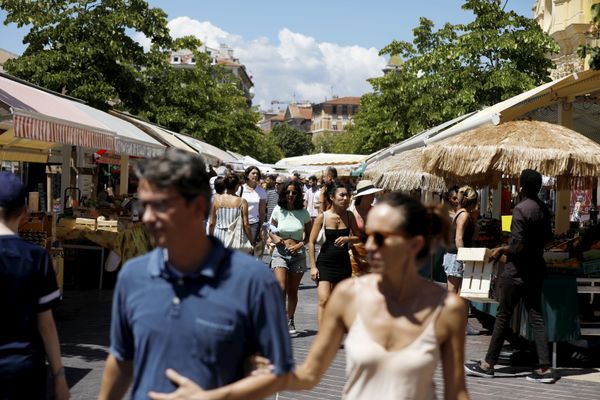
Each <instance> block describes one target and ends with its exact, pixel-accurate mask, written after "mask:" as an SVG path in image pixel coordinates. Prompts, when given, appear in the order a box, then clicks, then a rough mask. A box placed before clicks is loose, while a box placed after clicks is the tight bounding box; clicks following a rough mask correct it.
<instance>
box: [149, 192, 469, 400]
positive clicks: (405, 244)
mask: <svg viewBox="0 0 600 400" xmlns="http://www.w3.org/2000/svg"><path fill="white" fill-rule="evenodd" d="M448 226H449V222H448V217H447V213H446V211H445V210H444V209H443V208H442V207H439V206H437V207H425V206H423V205H422V204H421V203H420V202H419V201H417V200H414V199H413V198H411V197H410V196H408V195H405V194H402V193H399V192H394V193H390V194H388V195H386V196H383V197H382V199H381V200H380V201H379V202H378V204H377V205H376V206H375V207H373V209H372V210H371V211H370V212H369V215H368V218H367V223H366V226H365V232H366V250H367V254H368V258H369V264H370V265H371V268H372V274H369V275H365V276H362V277H359V278H355V279H348V280H346V281H343V282H341V283H340V284H339V285H338V286H337V287H336V290H335V291H334V292H333V294H332V295H331V297H330V299H329V302H328V304H327V306H326V308H325V312H324V315H323V320H322V323H321V326H320V328H319V333H318V334H317V337H316V339H315V341H314V342H313V344H312V346H311V349H310V352H309V354H308V356H307V358H306V360H305V361H304V363H303V364H301V365H299V366H298V367H297V368H296V370H295V371H294V372H292V373H289V374H287V375H283V376H275V375H266V376H265V375H262V376H251V377H248V378H245V379H242V380H241V381H238V382H236V383H233V384H231V385H228V386H226V387H223V388H220V389H216V390H213V391H210V392H208V393H204V394H203V392H202V390H201V389H200V388H198V387H197V386H195V385H194V384H193V383H191V381H189V380H188V379H186V378H183V377H181V376H178V375H176V374H172V373H171V377H172V378H173V379H174V381H175V382H176V383H179V384H180V385H181V386H180V388H179V389H178V392H176V393H177V394H178V395H179V394H180V396H179V397H176V398H177V399H191V398H210V399H220V398H227V399H259V398H263V397H266V396H268V395H269V394H271V393H274V392H277V391H281V390H302V389H310V388H312V387H314V386H315V385H316V384H317V383H318V382H319V380H320V379H321V377H322V376H323V375H324V374H325V371H326V370H327V368H328V367H329V365H330V364H331V362H332V361H333V359H334V357H335V354H336V353H337V351H338V349H339V347H340V344H341V343H342V340H343V337H344V334H345V333H348V335H347V338H346V341H345V345H346V354H347V356H346V363H347V365H346V377H347V382H346V386H345V387H344V394H343V398H344V399H346V400H354V399H361V400H373V399H378V400H381V399H383V400H386V399H389V400H392V399H393V400H398V399H406V400H408V399H411V400H430V399H435V388H434V384H433V374H434V371H435V369H436V367H437V365H438V363H439V361H441V362H442V367H443V374H444V392H445V393H444V397H445V399H460V400H463V399H468V398H469V394H468V392H467V389H466V384H465V375H464V369H463V361H464V345H465V328H466V324H467V319H466V315H467V308H466V304H465V302H464V301H463V300H462V299H461V298H460V297H458V295H456V294H454V293H448V292H447V291H446V289H445V288H443V287H439V286H438V285H436V284H434V283H432V282H429V281H426V280H424V279H423V278H421V277H420V276H419V275H418V273H417V268H418V266H419V265H421V262H422V261H423V259H424V258H425V257H427V256H428V255H429V254H430V252H431V251H432V248H433V247H435V245H437V244H439V242H440V241H442V240H443V239H445V238H446V237H447V233H448ZM151 398H153V399H159V400H160V399H163V397H153V396H151ZM164 398H166V397H164Z"/></svg>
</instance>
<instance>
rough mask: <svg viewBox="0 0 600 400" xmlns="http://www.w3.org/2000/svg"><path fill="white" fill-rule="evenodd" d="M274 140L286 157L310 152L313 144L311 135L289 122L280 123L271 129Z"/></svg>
mask: <svg viewBox="0 0 600 400" xmlns="http://www.w3.org/2000/svg"><path fill="white" fill-rule="evenodd" d="M271 136H272V137H273V142H274V143H275V144H277V146H278V147H279V148H280V149H281V150H282V151H283V154H284V155H285V157H295V156H301V155H304V154H310V153H311V152H312V150H313V144H312V142H311V140H310V137H309V135H308V134H307V133H306V132H304V131H301V130H300V129H296V128H294V127H293V126H290V125H288V124H279V125H277V126H275V127H274V128H273V130H272V131H271Z"/></svg>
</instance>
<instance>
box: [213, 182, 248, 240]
mask: <svg viewBox="0 0 600 400" xmlns="http://www.w3.org/2000/svg"><path fill="white" fill-rule="evenodd" d="M223 184H224V185H225V193H223V194H222V195H219V196H215V200H214V202H213V206H212V211H211V213H210V225H209V230H208V231H209V233H210V234H211V235H212V236H214V237H216V238H217V239H219V240H220V241H221V242H223V241H224V239H225V234H226V233H227V230H228V228H229V226H230V225H231V224H232V223H233V221H235V219H236V218H238V217H239V215H240V213H241V215H242V221H243V223H244V233H245V234H246V237H248V238H250V237H252V232H251V231H250V224H249V222H248V203H247V202H246V200H244V199H242V198H240V197H239V196H237V195H236V193H237V192H238V189H239V187H240V178H238V177H237V175H235V174H229V175H227V176H226V177H225V178H224V179H223Z"/></svg>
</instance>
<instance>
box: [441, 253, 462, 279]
mask: <svg viewBox="0 0 600 400" xmlns="http://www.w3.org/2000/svg"><path fill="white" fill-rule="evenodd" d="M442 265H443V266H444V272H445V273H446V276H455V277H457V278H462V277H463V270H464V267H463V263H462V261H458V260H457V259H456V253H445V254H444V261H443V262H442Z"/></svg>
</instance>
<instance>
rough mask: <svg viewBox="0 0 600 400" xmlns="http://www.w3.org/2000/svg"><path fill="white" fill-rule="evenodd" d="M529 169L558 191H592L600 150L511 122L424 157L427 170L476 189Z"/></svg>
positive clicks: (559, 130)
mask: <svg viewBox="0 0 600 400" xmlns="http://www.w3.org/2000/svg"><path fill="white" fill-rule="evenodd" d="M526 168H531V169H534V170H536V171H538V172H540V173H541V174H542V175H546V176H552V177H556V178H557V184H558V186H559V188H560V189H567V188H569V187H581V186H584V185H590V184H591V182H592V178H593V177H597V176H599V175H600V145H599V144H598V143H596V142H594V141H592V140H590V139H588V138H587V137H585V136H583V135H581V134H580V133H578V132H575V131H573V130H571V129H568V128H565V127H563V126H561V125H556V124H551V123H548V122H542V121H511V122H506V123H504V124H500V125H495V126H494V125H487V126H483V127H479V128H477V129H473V130H470V131H467V132H464V133H461V134H460V135H457V136H453V137H450V138H448V139H445V140H442V141H439V142H436V143H434V144H432V145H430V146H428V147H426V148H425V150H424V151H423V169H424V170H425V171H427V172H429V173H432V174H435V175H438V176H442V177H444V178H445V179H446V180H447V181H452V182H462V183H465V184H471V185H474V186H487V185H493V184H496V183H498V181H499V180H500V179H502V177H508V178H515V177H518V176H519V174H520V173H521V171H522V170H523V169H526Z"/></svg>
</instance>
